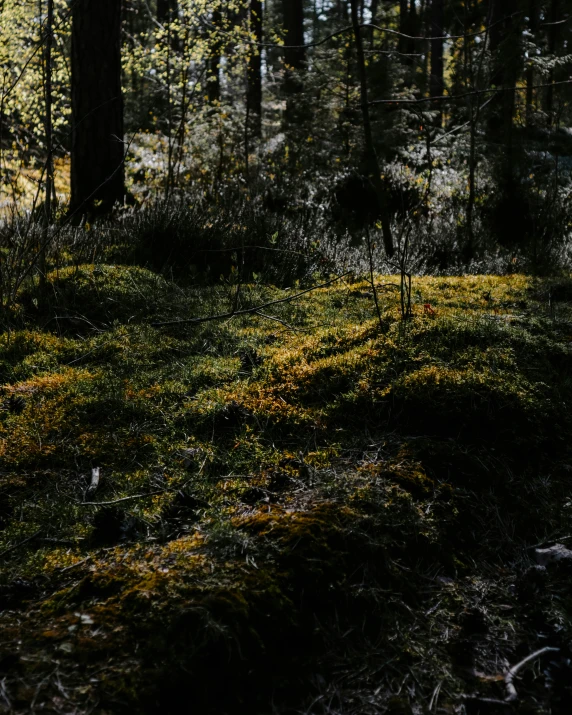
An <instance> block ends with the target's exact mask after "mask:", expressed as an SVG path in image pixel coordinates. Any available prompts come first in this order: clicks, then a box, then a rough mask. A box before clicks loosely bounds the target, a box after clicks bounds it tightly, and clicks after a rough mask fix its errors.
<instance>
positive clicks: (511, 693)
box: [504, 646, 560, 703]
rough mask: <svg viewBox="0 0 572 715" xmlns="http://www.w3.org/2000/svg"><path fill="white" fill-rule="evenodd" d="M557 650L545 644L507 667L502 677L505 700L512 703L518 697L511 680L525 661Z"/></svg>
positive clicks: (528, 661) (527, 661) (558, 649)
mask: <svg viewBox="0 0 572 715" xmlns="http://www.w3.org/2000/svg"><path fill="white" fill-rule="evenodd" d="M559 651H560V648H551V647H550V646H546V647H545V648H541V649H540V650H537V651H535V652H534V653H531V654H530V655H527V656H526V658H524V659H523V660H521V661H520V663H517V664H516V665H513V666H512V668H509V670H508V672H507V674H506V675H505V677H504V682H505V685H506V690H507V696H506V700H505V702H507V703H513V702H514V701H515V700H517V699H518V693H517V692H516V688H515V687H514V683H513V681H514V679H515V678H516V676H517V674H518V671H519V670H521V669H522V668H524V666H525V665H526V664H527V663H530V662H531V661H532V660H536V658H540V656H541V655H544V654H545V653H558V652H559Z"/></svg>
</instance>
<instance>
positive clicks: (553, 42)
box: [546, 0, 562, 124]
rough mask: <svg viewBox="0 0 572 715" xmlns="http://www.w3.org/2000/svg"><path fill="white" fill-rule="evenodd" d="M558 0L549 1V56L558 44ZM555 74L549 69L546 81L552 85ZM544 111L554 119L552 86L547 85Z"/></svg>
mask: <svg viewBox="0 0 572 715" xmlns="http://www.w3.org/2000/svg"><path fill="white" fill-rule="evenodd" d="M560 4H561V3H560V0H552V2H551V3H550V14H549V22H550V26H549V28H548V53H549V55H550V56H551V57H554V56H555V55H556V54H557V53H558V48H559V45H560V35H561V27H562V26H561V25H558V24H557V23H558V21H559V20H562V17H561V16H560V15H561V13H560V9H561V8H560ZM555 79H556V76H555V72H554V69H551V70H550V72H549V74H548V83H549V85H552V83H553V82H554V81H555ZM546 113H547V114H548V117H549V120H550V123H551V124H552V123H553V120H554V87H552V86H548V87H547V89H546Z"/></svg>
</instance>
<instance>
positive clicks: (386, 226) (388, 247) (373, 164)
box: [351, 0, 394, 257]
mask: <svg viewBox="0 0 572 715" xmlns="http://www.w3.org/2000/svg"><path fill="white" fill-rule="evenodd" d="M351 13H352V25H353V29H354V39H355V43H356V49H357V56H358V57H357V59H358V72H359V78H360V89H361V111H362V118H363V129H364V134H365V150H366V167H367V172H368V175H369V179H370V181H371V182H372V184H373V186H374V188H375V193H376V196H377V202H378V207H379V214H380V218H381V227H382V233H383V243H384V246H385V252H386V253H387V255H388V256H390V257H391V256H393V253H394V247H393V236H392V235H391V223H390V220H389V212H388V210H387V204H386V199H385V191H384V188H383V184H382V183H381V171H380V168H379V161H378V159H377V153H376V151H375V145H374V143H373V134H372V130H371V118H370V114H369V99H368V90H367V74H366V66H365V54H364V50H363V40H362V36H361V28H360V23H359V15H358V0H351Z"/></svg>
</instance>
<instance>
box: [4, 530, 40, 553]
mask: <svg viewBox="0 0 572 715" xmlns="http://www.w3.org/2000/svg"><path fill="white" fill-rule="evenodd" d="M42 531H43V529H38V531H35V532H34V533H33V534H32V535H31V536H28V537H27V538H26V539H23V540H22V541H19V542H18V543H17V544H13V545H12V546H9V547H8V548H7V549H4V551H1V552H0V559H1V558H2V557H3V556H6V554H9V553H10V552H11V551H16V549H19V548H20V547H21V546H24V544H27V543H28V541H32V540H33V539H35V538H36V536H39V535H40V534H41V533H42Z"/></svg>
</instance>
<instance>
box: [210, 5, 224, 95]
mask: <svg viewBox="0 0 572 715" xmlns="http://www.w3.org/2000/svg"><path fill="white" fill-rule="evenodd" d="M211 23H212V26H213V35H212V38H211V42H212V48H211V53H210V56H209V58H208V60H207V82H208V85H207V95H208V100H209V103H210V104H215V103H216V102H220V63H221V59H222V41H221V38H220V36H219V35H218V32H217V30H218V29H219V28H220V26H221V24H222V14H221V11H220V9H215V10H213V14H212V19H211Z"/></svg>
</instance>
